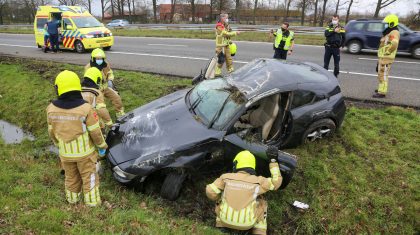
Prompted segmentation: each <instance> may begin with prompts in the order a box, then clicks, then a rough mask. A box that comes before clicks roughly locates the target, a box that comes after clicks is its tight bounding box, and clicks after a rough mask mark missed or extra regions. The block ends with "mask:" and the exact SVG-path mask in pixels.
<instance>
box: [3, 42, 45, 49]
mask: <svg viewBox="0 0 420 235" xmlns="http://www.w3.org/2000/svg"><path fill="white" fill-rule="evenodd" d="M0 46H9V47H25V48H37V47H36V46H24V45H14V44H3V43H0Z"/></svg>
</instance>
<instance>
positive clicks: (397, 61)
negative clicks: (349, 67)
mask: <svg viewBox="0 0 420 235" xmlns="http://www.w3.org/2000/svg"><path fill="white" fill-rule="evenodd" d="M357 59H359V60H372V61H378V59H372V58H357ZM394 63H404V64H420V62H414V61H404V60H395V61H394Z"/></svg>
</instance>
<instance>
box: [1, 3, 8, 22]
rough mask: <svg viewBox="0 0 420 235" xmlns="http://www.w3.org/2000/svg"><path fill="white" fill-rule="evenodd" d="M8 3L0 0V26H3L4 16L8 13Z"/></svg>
mask: <svg viewBox="0 0 420 235" xmlns="http://www.w3.org/2000/svg"><path fill="white" fill-rule="evenodd" d="M6 8H7V1H6V0H0V24H3V16H4V15H5V13H6Z"/></svg>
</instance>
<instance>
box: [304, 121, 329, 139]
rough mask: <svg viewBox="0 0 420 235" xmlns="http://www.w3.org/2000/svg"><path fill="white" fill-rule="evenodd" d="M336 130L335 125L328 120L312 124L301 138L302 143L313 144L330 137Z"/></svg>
mask: <svg viewBox="0 0 420 235" xmlns="http://www.w3.org/2000/svg"><path fill="white" fill-rule="evenodd" d="M335 130H336V125H335V123H334V121H333V120H331V119H329V118H325V119H321V120H318V121H315V122H314V123H312V124H311V125H310V126H309V127H308V129H306V131H305V132H304V134H303V136H302V143H309V142H314V141H316V140H317V139H323V138H327V137H329V136H331V135H332V134H333V133H334V132H335Z"/></svg>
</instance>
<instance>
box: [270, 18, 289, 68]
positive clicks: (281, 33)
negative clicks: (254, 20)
mask: <svg viewBox="0 0 420 235" xmlns="http://www.w3.org/2000/svg"><path fill="white" fill-rule="evenodd" d="M271 34H273V35H274V36H275V37H276V38H275V40H274V57H273V58H275V59H282V60H285V59H286V58H287V55H291V54H292V52H293V46H294V40H295V38H294V32H293V31H290V30H289V23H288V22H284V23H283V24H282V25H281V28H280V29H278V30H277V31H276V32H274V30H271Z"/></svg>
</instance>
